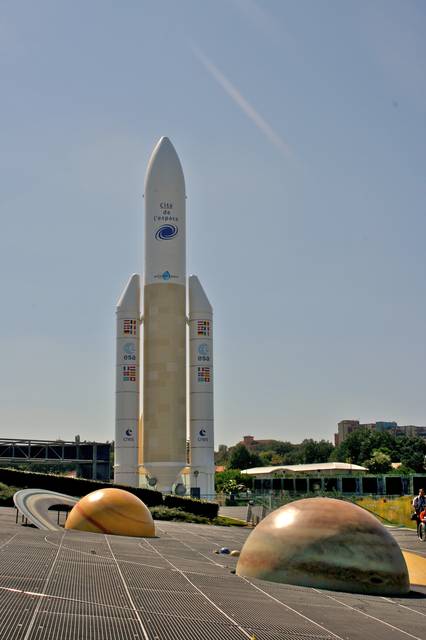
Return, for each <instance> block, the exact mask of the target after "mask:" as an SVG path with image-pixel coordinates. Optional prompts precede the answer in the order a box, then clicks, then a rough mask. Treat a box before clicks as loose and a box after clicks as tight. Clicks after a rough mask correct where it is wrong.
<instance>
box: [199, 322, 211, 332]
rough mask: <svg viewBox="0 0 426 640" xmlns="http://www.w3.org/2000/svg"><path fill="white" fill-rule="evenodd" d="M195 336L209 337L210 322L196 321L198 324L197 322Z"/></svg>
mask: <svg viewBox="0 0 426 640" xmlns="http://www.w3.org/2000/svg"><path fill="white" fill-rule="evenodd" d="M197 334H198V335H199V336H209V335H210V321H209V320H198V322H197Z"/></svg>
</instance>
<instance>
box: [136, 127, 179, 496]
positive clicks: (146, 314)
mask: <svg viewBox="0 0 426 640" xmlns="http://www.w3.org/2000/svg"><path fill="white" fill-rule="evenodd" d="M185 197H186V196H185V180H184V176H183V171H182V167H181V164H180V161H179V158H178V156H177V153H176V151H175V149H174V147H173V145H172V144H171V142H170V140H169V139H168V138H161V140H160V141H159V142H158V144H157V146H156V147H155V149H154V151H153V153H152V155H151V158H150V161H149V164H148V169H147V173H146V178H145V264H144V281H143V323H144V331H143V412H142V423H141V425H142V426H141V428H142V438H141V440H142V456H141V463H142V467H143V471H144V472H145V474H146V475H147V476H148V477H150V478H155V479H156V481H157V482H156V487H157V488H158V489H160V490H162V491H171V488H172V485H173V484H174V482H175V481H176V479H177V476H178V475H179V473H180V472H181V471H182V469H183V468H184V467H185V465H186V235H185V222H186V221H185Z"/></svg>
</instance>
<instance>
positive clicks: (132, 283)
mask: <svg viewBox="0 0 426 640" xmlns="http://www.w3.org/2000/svg"><path fill="white" fill-rule="evenodd" d="M140 295H141V294H140V276H139V274H138V273H134V274H133V275H132V276H131V277H130V279H129V281H128V283H127V285H126V287H125V289H124V291H123V293H122V294H121V296H120V299H119V300H118V302H117V310H120V311H123V310H126V311H135V312H137V311H138V310H139V308H140Z"/></svg>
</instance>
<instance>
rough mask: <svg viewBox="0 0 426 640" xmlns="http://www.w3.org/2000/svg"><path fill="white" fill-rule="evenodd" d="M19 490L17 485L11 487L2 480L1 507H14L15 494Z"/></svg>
mask: <svg viewBox="0 0 426 640" xmlns="http://www.w3.org/2000/svg"><path fill="white" fill-rule="evenodd" d="M17 491H18V488H17V487H9V486H7V485H6V484H3V482H0V507H13V494H14V493H16V492H17Z"/></svg>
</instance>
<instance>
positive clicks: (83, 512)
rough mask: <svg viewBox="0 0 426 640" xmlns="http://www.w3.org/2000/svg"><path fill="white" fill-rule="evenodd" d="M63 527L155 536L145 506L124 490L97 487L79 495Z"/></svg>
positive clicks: (148, 512) (120, 534)
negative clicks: (90, 491)
mask: <svg viewBox="0 0 426 640" xmlns="http://www.w3.org/2000/svg"><path fill="white" fill-rule="evenodd" d="M65 528H66V529H77V530H79V531H91V532H92V533H108V534H113V535H119V536H140V537H146V538H152V537H153V536H155V527H154V521H153V519H152V516H151V512H150V511H149V509H148V507H147V506H146V505H145V504H144V503H143V502H142V500H140V499H139V498H138V497H137V496H135V495H133V493H129V492H128V491H124V490H123V489H113V488H109V489H98V490H97V491H93V492H92V493H89V494H87V496H84V498H81V500H79V501H78V502H77V504H75V505H74V507H73V508H72V510H71V511H70V513H69V514H68V518H67V521H66V523H65Z"/></svg>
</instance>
